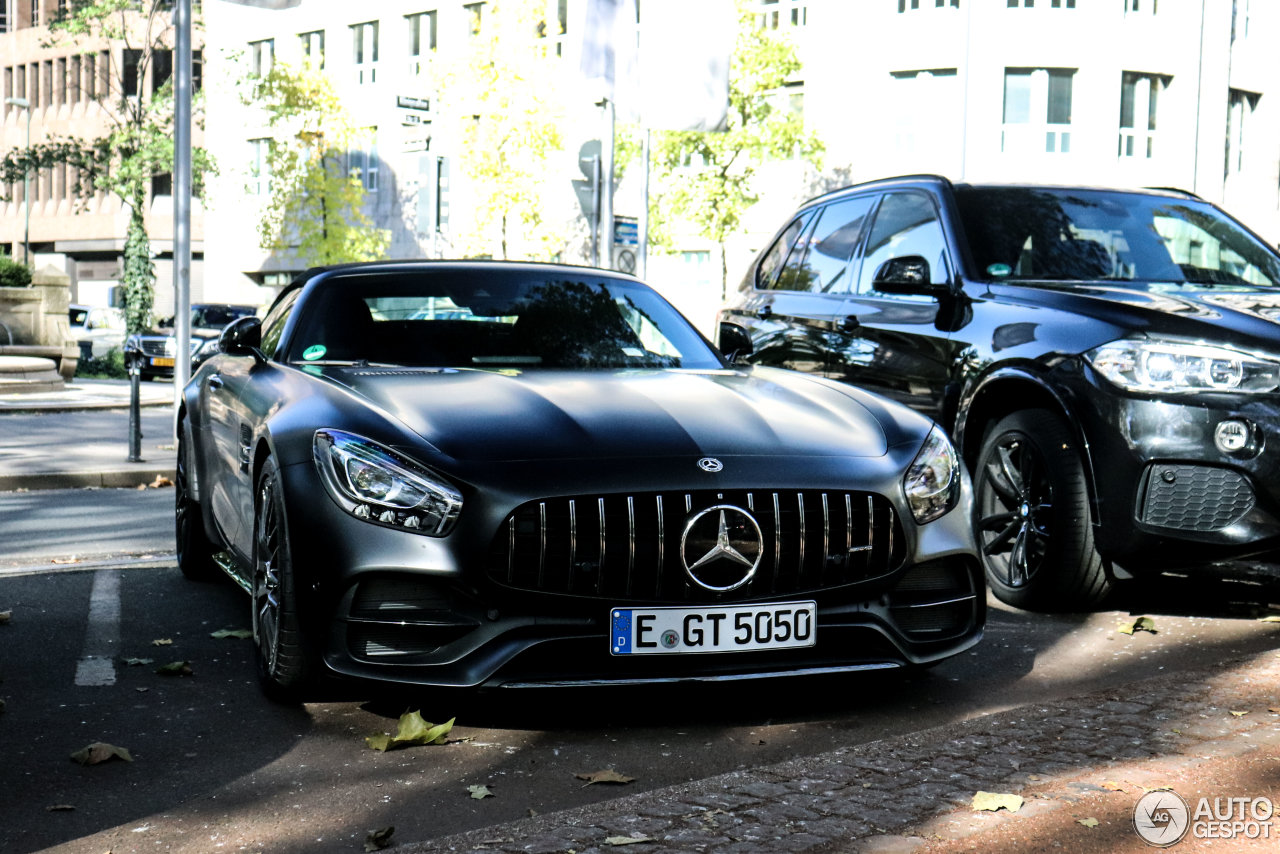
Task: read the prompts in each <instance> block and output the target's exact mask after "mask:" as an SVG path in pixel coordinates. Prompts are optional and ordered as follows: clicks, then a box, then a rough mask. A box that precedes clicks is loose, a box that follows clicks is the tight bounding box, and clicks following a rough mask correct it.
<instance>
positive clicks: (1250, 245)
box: [956, 187, 1280, 286]
mask: <svg viewBox="0 0 1280 854" xmlns="http://www.w3.org/2000/svg"><path fill="white" fill-rule="evenodd" d="M956 199H957V202H958V203H959V209H960V216H961V220H962V222H963V224H964V230H965V232H966V234H967V235H968V239H969V248H970V250H971V252H972V257H973V259H974V261H975V262H976V271H977V273H978V275H979V276H981V277H984V278H987V279H990V280H996V279H1033V280H1057V279H1064V280H1111V281H1115V280H1119V281H1143V282H1168V283H1174V284H1180V283H1188V284H1197V285H1241V286H1245V285H1248V286H1256V285H1263V286H1274V285H1277V284H1280V258H1277V256H1276V254H1275V253H1274V252H1272V251H1271V250H1270V248H1268V247H1267V246H1265V245H1264V244H1262V243H1260V242H1259V241H1258V240H1257V239H1256V238H1254V237H1253V236H1252V235H1250V234H1249V233H1248V232H1246V231H1245V230H1244V229H1242V228H1241V227H1240V226H1239V225H1237V224H1236V223H1235V222H1234V221H1232V220H1231V219H1229V218H1227V217H1226V216H1224V215H1222V214H1221V213H1220V212H1219V211H1217V210H1216V209H1215V208H1213V207H1212V206H1211V205H1208V204H1205V203H1204V202H1199V201H1196V200H1194V199H1173V198H1169V197H1167V196H1157V195H1148V194H1145V193H1124V192H1116V191H1107V190H1072V189H1045V188H1035V189H1032V188H1021V187H959V188H957V189H956Z"/></svg>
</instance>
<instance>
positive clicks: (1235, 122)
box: [1223, 89, 1260, 177]
mask: <svg viewBox="0 0 1280 854" xmlns="http://www.w3.org/2000/svg"><path fill="white" fill-rule="evenodd" d="M1259 97H1260V96H1259V95H1258V94H1257V93H1255V92H1245V91H1243V90H1241V89H1232V90H1231V92H1230V95H1229V96H1228V101H1227V162H1226V166H1225V168H1224V169H1223V176H1224V177H1226V176H1229V175H1238V174H1239V173H1241V172H1243V171H1244V167H1245V162H1244V147H1245V142H1246V139H1247V134H1248V132H1249V127H1250V126H1251V125H1252V123H1253V111H1254V110H1255V109H1257V106H1258V98H1259Z"/></svg>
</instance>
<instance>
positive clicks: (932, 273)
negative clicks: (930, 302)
mask: <svg viewBox="0 0 1280 854" xmlns="http://www.w3.org/2000/svg"><path fill="white" fill-rule="evenodd" d="M906 255H919V256H921V257H923V258H924V259H925V260H926V261H928V262H929V279H930V281H931V282H933V283H934V284H935V285H939V284H946V283H947V282H949V281H950V280H951V268H950V265H949V264H948V263H947V243H946V239H945V238H944V237H943V233H942V224H941V223H940V222H939V221H938V212H937V211H936V210H935V209H934V207H933V202H932V200H930V198H929V196H928V195H926V194H924V193H915V192H899V193H888V194H886V195H885V197H884V199H883V201H881V202H880V207H879V209H878V210H876V218H875V224H874V225H873V226H872V228H871V236H870V237H869V238H868V239H867V247H866V249H865V250H864V257H863V261H862V272H861V274H860V275H859V276H858V293H860V294H870V293H876V290H875V288H874V287H872V284H871V283H872V281H873V280H874V279H875V275H876V270H877V269H879V267H880V265H881V264H883V263H884V262H885V261H888V260H889V259H891V258H901V257H903V256H906ZM911 298H912V299H914V298H915V297H911ZM920 299H929V297H920Z"/></svg>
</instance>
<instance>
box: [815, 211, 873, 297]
mask: <svg viewBox="0 0 1280 854" xmlns="http://www.w3.org/2000/svg"><path fill="white" fill-rule="evenodd" d="M875 198H876V197H875V196H859V197H857V198H853V199H845V200H843V201H839V202H835V203H834V204H831V205H828V206H827V207H826V208H824V209H823V211H822V218H821V219H819V220H818V224H817V226H815V227H814V229H813V233H812V235H810V237H809V240H808V244H809V252H808V254H807V255H806V256H805V259H804V270H805V272H804V277H805V279H806V280H807V281H809V282H811V283H812V285H811V286H810V287H809V288H808V289H809V290H812V291H827V292H832V293H848V292H849V291H850V290H852V289H853V286H852V284H850V282H849V278H850V276H851V275H852V273H851V272H850V270H849V259H850V258H852V257H853V253H854V250H856V249H857V248H858V243H859V242H860V241H861V240H862V234H863V230H864V228H865V227H866V223H867V219H868V214H870V213H871V206H872V203H873V202H874V201H875Z"/></svg>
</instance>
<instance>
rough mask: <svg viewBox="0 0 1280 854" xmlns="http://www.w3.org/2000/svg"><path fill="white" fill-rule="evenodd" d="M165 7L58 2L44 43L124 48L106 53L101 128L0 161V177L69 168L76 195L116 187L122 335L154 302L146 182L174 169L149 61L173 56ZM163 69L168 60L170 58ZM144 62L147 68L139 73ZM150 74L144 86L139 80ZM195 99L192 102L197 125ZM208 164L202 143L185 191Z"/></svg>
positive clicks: (164, 86)
mask: <svg viewBox="0 0 1280 854" xmlns="http://www.w3.org/2000/svg"><path fill="white" fill-rule="evenodd" d="M162 6H163V7H165V8H167V4H162V3H159V2H151V0H94V2H88V0H82V1H81V2H72V3H68V4H66V5H65V6H63V5H62V4H60V7H61V8H60V10H59V14H58V16H57V17H56V18H55V19H54V20H53V21H51V22H50V24H49V39H48V44H49V45H73V44H90V45H93V46H94V47H93V48H92V49H88V48H86V49H85V50H84V51H83V53H84V54H85V55H88V54H92V53H96V49H97V45H98V44H100V43H101V42H102V41H103V40H107V41H109V42H110V43H112V44H120V45H122V47H123V49H122V50H121V51H120V52H119V53H117V52H116V51H115V50H112V51H111V52H110V54H109V56H110V63H111V67H110V69H109V72H108V74H107V75H106V80H107V89H106V91H103V92H98V93H97V94H96V95H95V96H94V98H95V100H96V101H97V103H98V107H99V109H100V110H101V111H102V114H103V115H104V116H105V117H106V118H107V119H108V127H107V130H106V131H105V132H104V133H103V134H102V135H100V136H97V137H93V138H82V137H76V136H71V137H65V138H52V139H50V140H48V141H46V142H42V143H37V144H35V145H32V146H31V147H30V148H26V147H24V148H15V149H12V150H10V151H9V152H8V153H7V154H6V155H5V157H4V159H3V160H0V183H15V184H16V183H19V182H21V181H22V179H23V177H24V176H26V175H30V174H33V173H38V172H39V171H40V170H44V169H50V168H52V167H54V166H58V165H65V166H67V167H68V168H69V175H70V176H71V178H72V180H71V183H72V189H73V191H74V192H75V194H76V195H77V196H79V197H81V198H85V197H88V196H90V195H92V194H93V193H94V192H95V191H99V190H102V191H106V192H110V193H113V194H115V195H116V196H118V197H119V198H120V200H121V201H122V202H123V203H124V204H125V206H126V207H127V208H128V209H129V225H128V228H127V230H126V236H125V250H124V270H123V273H122V278H121V284H122V286H123V290H124V302H125V321H126V324H127V326H128V330H129V332H131V333H132V332H142V331H144V330H145V329H147V328H148V327H150V326H151V322H152V316H151V310H152V306H153V305H154V300H155V269H154V266H153V265H152V263H151V243H150V240H149V239H148V237H147V231H146V220H145V211H146V202H147V193H148V190H149V189H150V186H151V179H152V178H153V177H154V176H157V175H164V174H168V173H171V172H172V171H173V156H174V152H173V81H172V80H171V79H165V80H161V79H159V78H160V74H159V73H158V72H159V71H160V68H159V64H158V62H157V60H159V59H161V58H166V59H167V58H169V57H171V56H172V46H173V35H174V32H173V24H172V21H170V20H169V19H168V18H167V16H166V15H164V14H162ZM169 65H170V66H171V63H169ZM148 69H152V70H153V72H157V73H153V74H152V76H151V78H148V74H147V72H148ZM148 79H151V80H152V91H151V92H147V91H146V86H145V81H147V80H148ZM199 103H200V99H199V98H198V97H197V98H196V103H195V104H193V109H192V122H193V124H198V122H199V119H200V113H199V110H198V106H199ZM211 169H212V163H211V161H210V160H209V158H208V156H207V154H206V153H205V151H204V150H203V149H199V148H196V149H194V150H193V151H192V190H193V192H194V194H195V195H197V196H199V195H202V193H203V187H204V175H205V173H206V172H208V171H210V170H211Z"/></svg>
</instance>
